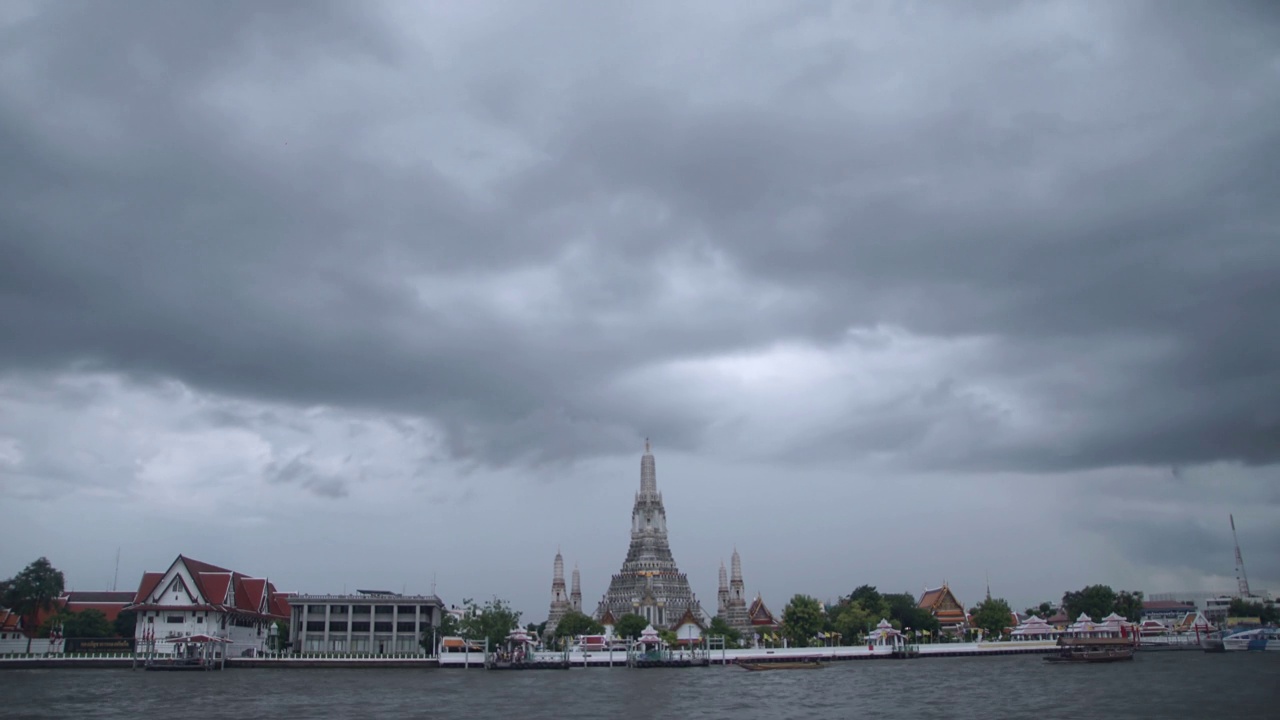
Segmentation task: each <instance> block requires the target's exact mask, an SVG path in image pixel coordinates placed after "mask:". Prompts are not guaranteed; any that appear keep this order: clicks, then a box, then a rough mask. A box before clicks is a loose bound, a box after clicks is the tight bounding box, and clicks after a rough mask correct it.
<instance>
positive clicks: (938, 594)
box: [916, 588, 943, 610]
mask: <svg viewBox="0 0 1280 720" xmlns="http://www.w3.org/2000/svg"><path fill="white" fill-rule="evenodd" d="M942 590H943V588H935V589H933V590H925V591H924V594H923V595H921V596H920V602H918V603H916V607H922V608H925V609H926V610H932V609H933V606H934V605H937V604H938V600H940V599H942Z"/></svg>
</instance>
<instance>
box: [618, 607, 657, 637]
mask: <svg viewBox="0 0 1280 720" xmlns="http://www.w3.org/2000/svg"><path fill="white" fill-rule="evenodd" d="M647 627H649V621H648V620H645V619H644V618H643V617H642V616H640V615H636V614H635V613H627V614H626V615H623V616H622V617H620V618H618V622H617V623H616V624H615V625H614V626H613V634H614V635H617V636H618V637H620V638H627V639H628V640H635V639H636V638H638V637H640V633H642V632H644V629H645V628H647Z"/></svg>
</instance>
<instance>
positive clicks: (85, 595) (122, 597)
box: [62, 590, 133, 605]
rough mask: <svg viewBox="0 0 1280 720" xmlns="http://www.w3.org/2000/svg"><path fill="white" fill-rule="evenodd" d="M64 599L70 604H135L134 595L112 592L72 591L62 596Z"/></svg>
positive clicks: (126, 592)
mask: <svg viewBox="0 0 1280 720" xmlns="http://www.w3.org/2000/svg"><path fill="white" fill-rule="evenodd" d="M62 597H63V598H64V599H66V601H67V602H70V603H73V604H74V603H112V604H120V605H128V604H129V603H131V602H133V593H131V592H128V591H125V592H114V591H110V590H106V591H102V592H86V591H80V590H72V591H71V592H66V593H63V594H62Z"/></svg>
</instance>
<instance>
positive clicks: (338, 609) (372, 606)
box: [289, 590, 444, 655]
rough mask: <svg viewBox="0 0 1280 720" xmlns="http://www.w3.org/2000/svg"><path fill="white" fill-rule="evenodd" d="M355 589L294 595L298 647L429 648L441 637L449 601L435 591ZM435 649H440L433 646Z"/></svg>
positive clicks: (293, 640) (293, 636)
mask: <svg viewBox="0 0 1280 720" xmlns="http://www.w3.org/2000/svg"><path fill="white" fill-rule="evenodd" d="M356 593H357V594H355V595H292V596H290V597H289V607H290V611H291V612H290V620H289V638H290V644H291V645H292V646H293V649H294V652H304V653H305V652H349V653H368V654H370V655H391V654H404V653H423V652H426V651H425V650H424V649H423V646H422V640H423V638H424V637H425V638H426V639H427V643H428V645H429V646H431V647H435V645H436V644H438V642H439V638H437V637H435V628H437V627H439V626H440V615H441V612H442V611H443V608H444V603H442V602H441V601H440V598H438V597H436V596H435V595H401V594H398V593H393V592H388V591H384V590H357V591H356ZM433 652H434V651H433Z"/></svg>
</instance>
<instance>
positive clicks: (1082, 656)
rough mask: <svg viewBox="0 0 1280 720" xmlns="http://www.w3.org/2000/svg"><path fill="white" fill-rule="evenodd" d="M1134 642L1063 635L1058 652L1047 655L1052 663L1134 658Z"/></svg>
mask: <svg viewBox="0 0 1280 720" xmlns="http://www.w3.org/2000/svg"><path fill="white" fill-rule="evenodd" d="M1133 651H1134V644H1133V641H1132V640H1130V639H1129V638H1123V637H1120V638H1111V637H1063V638H1058V652H1056V653H1054V654H1053V655H1047V656H1045V658H1044V659H1045V662H1052V663H1106V662H1121V661H1124V660H1132V659H1133Z"/></svg>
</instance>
